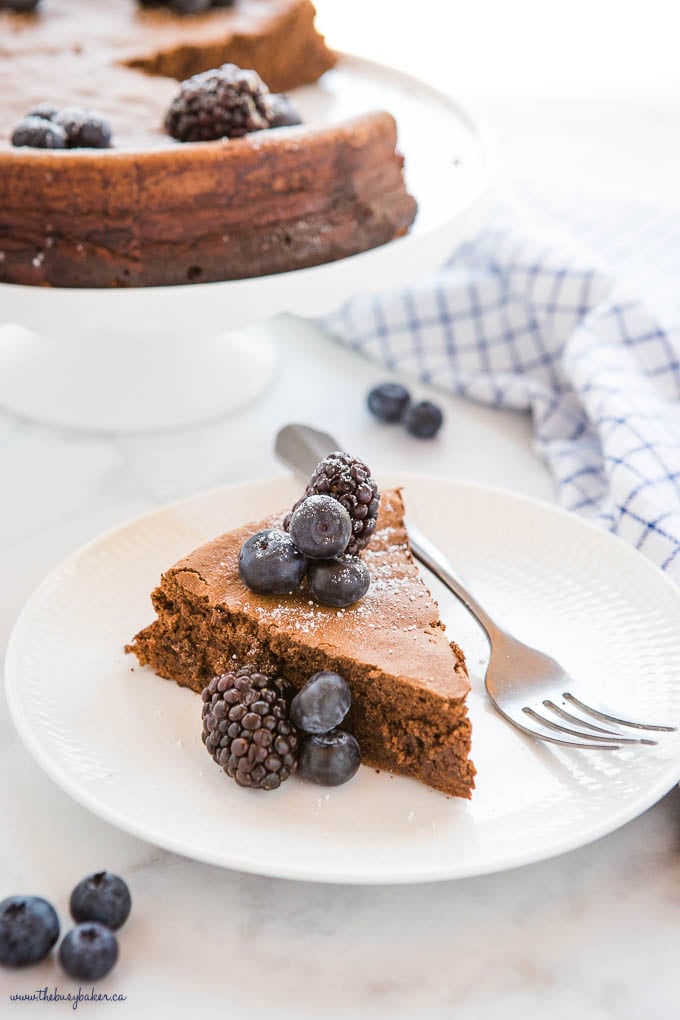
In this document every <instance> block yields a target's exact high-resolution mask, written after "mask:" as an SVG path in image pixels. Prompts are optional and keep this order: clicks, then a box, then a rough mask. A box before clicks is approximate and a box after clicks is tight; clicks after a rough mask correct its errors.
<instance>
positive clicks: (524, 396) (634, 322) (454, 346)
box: [324, 203, 680, 583]
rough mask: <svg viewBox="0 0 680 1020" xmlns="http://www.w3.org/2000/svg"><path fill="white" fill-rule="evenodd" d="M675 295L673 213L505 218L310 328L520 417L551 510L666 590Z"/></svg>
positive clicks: (677, 546)
mask: <svg viewBox="0 0 680 1020" xmlns="http://www.w3.org/2000/svg"><path fill="white" fill-rule="evenodd" d="M563 222H564V221H563ZM575 237H579V239H580V242H581V243H580V245H579V244H577V243H576V241H575V239H574V238H575ZM594 252H597V256H596V255H594V254H593V253H594ZM679 295H680V214H673V215H669V214H668V213H666V214H663V213H660V212H658V211H654V210H651V209H636V210H629V211H628V212H627V213H626V214H625V215H624V216H622V215H621V210H620V209H615V208H614V209H607V208H606V206H605V207H603V205H602V204H601V203H597V204H595V205H593V206H592V207H591V208H590V209H586V208H582V209H581V214H580V222H578V221H575V220H574V218H573V217H572V220H571V224H570V225H569V229H568V230H567V229H566V227H560V228H558V227H556V226H555V225H552V224H548V225H546V223H545V222H544V221H541V223H540V226H538V227H537V226H536V225H535V223H534V222H533V221H532V220H531V218H529V217H528V216H527V215H526V214H525V213H522V212H518V211H517V209H516V208H513V210H512V211H509V210H508V209H505V210H499V213H498V215H497V216H496V218H495V220H494V223H493V226H492V227H491V228H490V229H488V230H486V231H485V232H484V234H483V235H482V236H480V237H479V238H478V240H476V241H475V242H474V243H473V244H469V245H466V246H465V247H464V248H463V249H462V250H461V251H460V252H458V254H457V255H456V256H455V257H454V258H453V259H452V260H451V262H450V263H449V264H448V265H447V266H446V267H445V268H444V269H443V270H442V271H441V272H440V273H438V274H437V275H436V276H434V277H432V278H430V279H427V280H425V281H424V282H421V283H418V284H417V285H414V286H413V287H412V288H411V289H409V290H406V291H403V292H400V293H392V294H380V295H378V296H371V297H358V298H356V299H353V300H352V301H350V302H349V303H348V304H347V305H346V306H344V307H343V308H342V309H340V310H339V311H338V312H337V313H336V314H334V315H333V316H330V317H329V318H327V319H325V320H324V325H325V327H326V328H327V329H328V330H329V331H330V332H331V333H332V334H333V335H334V336H335V337H336V338H338V339H339V340H341V341H342V342H344V343H346V344H348V345H350V346H351V347H352V348H354V349H356V350H357V351H360V352H361V353H362V354H364V355H366V356H368V357H370V358H372V359H374V360H375V361H379V362H381V363H383V364H384V365H385V366H386V367H387V368H388V369H390V370H393V371H395V372H399V373H407V374H410V375H414V376H417V377H418V378H419V379H421V380H423V381H424V382H427V383H432V384H435V385H437V386H439V387H442V388H444V389H448V390H451V391H452V392H454V393H456V394H459V395H462V396H465V397H469V398H470V399H471V400H475V401H479V402H481V403H484V404H491V405H494V406H497V407H503V408H514V409H526V410H529V411H530V412H531V415H532V420H533V429H534V437H535V444H536V448H537V450H538V452H539V453H540V454H541V456H542V457H543V458H544V459H545V460H546V462H547V464H548V466H549V468H550V470H551V472H552V474H553V476H554V479H555V482H556V484H557V488H558V494H559V499H560V502H561V503H562V504H563V505H564V506H565V507H568V508H569V509H571V510H574V511H577V512H578V513H582V514H584V515H586V516H588V517H590V518H591V519H593V520H595V521H597V522H599V523H600V524H602V525H603V526H606V527H607V528H609V529H610V530H611V531H613V532H614V533H616V534H617V535H619V536H621V537H622V538H623V539H625V540H626V541H628V542H630V543H631V544H632V545H634V546H635V547H636V548H637V549H639V550H640V551H641V552H642V553H643V554H645V555H646V556H648V557H649V558H650V559H651V560H653V561H654V562H655V563H656V564H658V565H659V566H660V567H661V568H662V569H663V570H665V571H667V573H668V575H669V576H670V577H672V578H673V579H674V580H675V581H677V582H679V583H680V304H678V303H677V298H678V296H679Z"/></svg>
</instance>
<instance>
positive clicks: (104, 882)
mask: <svg viewBox="0 0 680 1020" xmlns="http://www.w3.org/2000/svg"><path fill="white" fill-rule="evenodd" d="M69 906H70V910H71V916H72V917H73V920H74V921H78V922H81V921H98V922H99V923H100V924H103V925H105V926H106V927H107V928H111V929H112V930H113V931H115V930H117V929H118V928H121V927H122V926H123V925H124V924H125V922H126V921H127V919H128V917H129V916H130V910H131V908H132V899H131V898H130V890H129V889H128V887H127V885H126V884H125V882H124V881H123V879H122V878H119V876H118V875H112V874H110V873H109V872H108V871H97V872H95V873H94V874H93V875H88V876H87V878H84V879H82V881H80V882H79V883H78V885H77V886H76V887H75V889H74V890H73V892H72V893H71V900H70V903H69Z"/></svg>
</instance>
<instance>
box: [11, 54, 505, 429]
mask: <svg viewBox="0 0 680 1020" xmlns="http://www.w3.org/2000/svg"><path fill="white" fill-rule="evenodd" d="M295 99H296V101H297V102H298V104H299V106H300V108H301V110H302V113H303V116H304V117H305V119H308V120H312V119H314V120H319V119H321V120H324V121H329V122H333V121H337V120H339V119H341V118H343V117H346V116H351V115H353V114H356V113H360V112H365V111H367V110H370V109H386V110H390V111H391V112H392V113H394V115H395V117H396V118H397V121H398V125H399V145H400V148H401V150H402V151H403V153H404V155H405V157H406V175H407V183H408V187H409V189H410V191H411V192H412V194H413V195H414V196H415V197H416V199H417V201H418V205H419V211H418V218H417V220H416V222H415V224H414V226H413V229H412V231H411V232H410V233H409V234H408V235H407V236H406V237H403V238H400V239H398V240H396V241H393V242H391V243H390V244H387V245H383V246H382V247H380V248H375V249H373V250H372V251H368V252H364V253H362V254H360V255H355V256H352V257H351V258H346V259H342V260H340V261H338V262H332V263H328V264H326V265H322V266H315V267H313V268H310V269H303V270H298V271H296V272H291V273H282V274H279V275H275V276H267V277H257V278H253V279H248V280H236V281H228V282H225V283H208V284H194V285H188V286H183V287H140V288H131V289H128V290H125V289H123V290H108V289H107V290H99V289H82V290H80V289H68V288H39V287H22V286H14V285H9V284H5V285H0V323H2V325H1V326H0V407H3V408H5V409H7V410H9V411H12V412H14V413H16V414H18V415H21V416H23V417H28V418H32V419H35V420H38V421H41V422H46V423H49V424H54V425H60V426H67V427H73V428H83V429H104V430H111V431H116V432H131V431H140V430H148V429H161V428H176V427H181V426H186V425H191V424H198V423H200V422H204V421H209V420H212V419H215V418H219V417H221V416H223V415H225V414H227V413H228V412H230V411H233V410H235V409H236V408H238V407H241V406H242V405H243V404H245V403H248V402H249V401H251V400H253V399H254V397H256V396H257V395H258V394H259V393H260V392H261V391H262V389H263V388H264V387H265V386H266V385H267V383H268V382H269V380H270V378H271V376H272V374H273V373H274V371H275V366H276V332H277V329H276V321H275V319H276V316H277V315H280V314H281V313H284V312H289V313H293V314H296V315H300V316H303V317H315V316H320V315H325V314H329V313H330V312H332V311H335V310H336V309H337V308H338V307H339V306H340V305H341V304H342V303H344V302H345V301H346V300H348V299H349V298H351V297H353V296H354V295H356V294H359V293H366V292H377V291H379V290H389V289H390V288H399V287H402V286H404V285H406V284H408V283H411V282H413V281H414V280H415V279H416V278H417V277H419V276H422V275H424V274H427V273H430V272H432V271H434V270H436V269H437V268H439V267H440V266H441V265H442V263H443V262H444V261H445V260H446V259H447V258H448V257H449V256H450V255H451V254H452V253H453V252H454V251H455V249H456V248H457V247H458V246H459V245H460V243H461V242H462V241H464V240H466V239H468V238H470V237H471V236H472V235H473V234H474V233H475V232H476V230H477V229H478V228H479V226H480V223H481V220H482V217H483V213H484V209H485V206H486V202H487V199H488V196H489V192H490V185H491V179H492V164H493V159H492V152H491V146H490V144H489V141H488V138H487V135H486V132H485V131H484V130H483V128H482V126H481V125H480V123H479V121H478V120H477V119H476V118H475V117H473V116H472V114H470V112H469V111H468V110H467V109H465V107H464V106H462V105H461V104H460V103H459V102H458V101H456V100H454V99H452V98H451V97H449V96H447V95H445V94H443V93H441V92H439V91H437V90H436V89H434V88H432V87H431V86H429V85H427V84H426V83H424V82H422V81H419V80H418V79H415V78H412V77H410V76H408V75H406V74H403V73H402V72H400V71H397V70H394V69H392V68H389V67H385V66H383V65H379V64H376V63H373V62H371V61H367V60H364V59H361V58H358V57H353V56H350V55H345V56H343V57H342V59H341V60H340V63H339V65H338V67H337V68H336V69H334V70H333V71H330V72H329V73H327V74H325V75H324V76H323V78H322V80H321V81H320V82H319V83H318V84H317V85H314V86H309V87H306V88H303V89H299V90H298V91H297V92H296V93H295Z"/></svg>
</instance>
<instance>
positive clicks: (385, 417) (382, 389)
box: [367, 383, 411, 422]
mask: <svg viewBox="0 0 680 1020" xmlns="http://www.w3.org/2000/svg"><path fill="white" fill-rule="evenodd" d="M410 401H411V395H410V394H409V391H408V390H407V389H406V387H405V386H402V385H401V384H400V383H380V385H379V386H374V387H373V389H372V390H371V392H370V393H369V394H368V398H367V403H368V409H369V411H370V412H371V414H373V415H375V417H376V418H378V419H379V420H380V421H386V422H396V421H401V419H402V418H403V416H404V411H405V410H406V408H407V407H408V405H409V403H410Z"/></svg>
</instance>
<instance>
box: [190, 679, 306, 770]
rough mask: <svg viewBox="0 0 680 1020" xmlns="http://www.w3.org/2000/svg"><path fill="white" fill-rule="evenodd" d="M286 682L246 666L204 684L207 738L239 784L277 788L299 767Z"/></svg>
mask: <svg viewBox="0 0 680 1020" xmlns="http://www.w3.org/2000/svg"><path fill="white" fill-rule="evenodd" d="M282 692H283V683H282V681H280V680H272V679H270V678H269V677H267V676H265V675H264V674H263V673H257V672H255V671H254V670H253V669H252V668H251V667H249V666H244V667H242V668H241V669H239V670H238V671H237V672H236V673H225V674H224V675H223V676H216V677H214V678H213V679H212V680H211V681H210V683H209V684H208V686H207V687H206V688H205V689H204V691H203V694H202V698H203V713H202V717H203V743H204V744H205V746H206V747H207V749H208V751H209V753H210V754H211V755H212V758H213V760H214V761H215V762H217V764H218V765H220V766H221V767H222V768H223V769H224V771H225V772H226V773H227V775H228V776H231V777H232V779H235V780H236V782H237V783H238V784H239V786H249V787H253V788H254V789H257V790H276V789H277V787H279V786H280V785H281V783H283V782H284V781H285V780H286V779H288V777H289V776H291V775H292V774H293V773H294V772H295V771H296V769H297V747H298V738H297V733H296V731H295V727H294V726H293V724H292V723H291V722H290V719H289V714H288V704H287V702H286V700H285V698H284V697H283V693H282Z"/></svg>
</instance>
